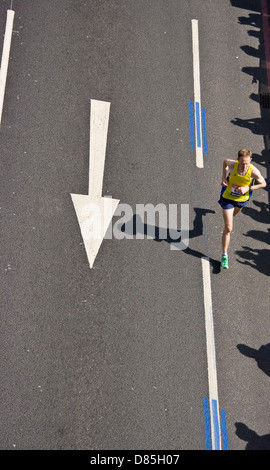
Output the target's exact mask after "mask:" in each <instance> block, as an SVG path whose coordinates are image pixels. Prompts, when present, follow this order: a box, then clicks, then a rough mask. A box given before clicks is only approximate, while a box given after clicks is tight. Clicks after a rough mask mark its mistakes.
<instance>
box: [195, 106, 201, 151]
mask: <svg viewBox="0 0 270 470" xmlns="http://www.w3.org/2000/svg"><path fill="white" fill-rule="evenodd" d="M195 108H196V130H197V145H198V147H201V146H202V141H201V119H200V103H198V102H196V106H195Z"/></svg>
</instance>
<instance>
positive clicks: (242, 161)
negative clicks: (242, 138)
mask: <svg viewBox="0 0 270 470" xmlns="http://www.w3.org/2000/svg"><path fill="white" fill-rule="evenodd" d="M250 162H251V158H250V157H240V158H239V168H240V171H243V172H245V173H246V172H247V171H248V168H249V165H250Z"/></svg>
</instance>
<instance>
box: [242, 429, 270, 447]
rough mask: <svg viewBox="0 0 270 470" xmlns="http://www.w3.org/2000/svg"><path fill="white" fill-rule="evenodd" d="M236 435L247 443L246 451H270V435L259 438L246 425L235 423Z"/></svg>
mask: <svg viewBox="0 0 270 470" xmlns="http://www.w3.org/2000/svg"><path fill="white" fill-rule="evenodd" d="M235 427H236V431H235V434H236V435H237V436H238V437H239V438H240V439H242V440H243V441H246V442H247V445H246V448H245V450H270V434H265V435H263V436H259V435H258V434H257V433H256V432H255V431H253V430H252V429H249V428H248V427H247V426H246V424H244V423H235Z"/></svg>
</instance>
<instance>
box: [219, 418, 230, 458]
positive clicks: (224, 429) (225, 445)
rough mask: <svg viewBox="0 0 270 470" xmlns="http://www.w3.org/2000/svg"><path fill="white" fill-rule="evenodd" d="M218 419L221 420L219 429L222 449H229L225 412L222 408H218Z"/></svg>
mask: <svg viewBox="0 0 270 470" xmlns="http://www.w3.org/2000/svg"><path fill="white" fill-rule="evenodd" d="M220 420H221V430H222V438H223V450H229V444H228V434H227V426H226V413H225V411H224V410H220Z"/></svg>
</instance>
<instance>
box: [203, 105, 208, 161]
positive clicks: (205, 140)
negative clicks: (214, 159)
mask: <svg viewBox="0 0 270 470" xmlns="http://www.w3.org/2000/svg"><path fill="white" fill-rule="evenodd" d="M202 130H203V152H204V155H207V134H206V116H205V108H203V109H202Z"/></svg>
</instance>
